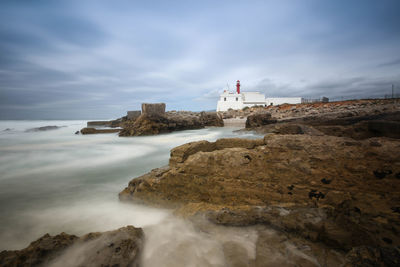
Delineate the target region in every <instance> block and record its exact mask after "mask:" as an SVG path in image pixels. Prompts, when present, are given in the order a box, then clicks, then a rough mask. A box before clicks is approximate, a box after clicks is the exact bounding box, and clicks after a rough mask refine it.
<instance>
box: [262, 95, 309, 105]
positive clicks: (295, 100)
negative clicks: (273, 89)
mask: <svg viewBox="0 0 400 267" xmlns="http://www.w3.org/2000/svg"><path fill="white" fill-rule="evenodd" d="M265 103H266V105H267V106H269V105H271V103H272V105H274V106H276V105H282V104H300V103H301V97H267V98H266V99H265Z"/></svg>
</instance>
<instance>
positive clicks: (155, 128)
mask: <svg viewBox="0 0 400 267" xmlns="http://www.w3.org/2000/svg"><path fill="white" fill-rule="evenodd" d="M143 105H144V106H143V108H144V109H143V112H142V115H140V116H139V118H137V119H136V121H126V122H124V123H123V124H122V127H123V130H122V131H121V132H120V134H119V135H120V136H140V135H155V134H161V133H169V132H173V131H179V130H188V129H200V128H204V127H205V126H223V121H222V119H221V118H220V117H219V116H218V115H217V113H215V112H207V113H206V112H204V113H193V112H185V111H180V112H165V113H163V112H162V110H163V108H164V109H165V106H161V107H159V106H158V104H154V105H155V106H154V107H152V106H151V105H152V104H143ZM147 110H148V111H147ZM149 112H150V113H149Z"/></svg>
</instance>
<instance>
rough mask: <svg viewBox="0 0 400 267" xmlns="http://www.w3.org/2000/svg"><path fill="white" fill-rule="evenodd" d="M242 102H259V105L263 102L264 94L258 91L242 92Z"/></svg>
mask: <svg viewBox="0 0 400 267" xmlns="http://www.w3.org/2000/svg"><path fill="white" fill-rule="evenodd" d="M242 95H243V103H251V104H255V103H259V104H260V105H263V104H265V96H264V95H263V94H261V93H259V92H243V93H242Z"/></svg>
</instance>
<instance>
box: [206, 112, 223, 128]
mask: <svg viewBox="0 0 400 267" xmlns="http://www.w3.org/2000/svg"><path fill="white" fill-rule="evenodd" d="M200 121H201V122H202V124H203V125H204V126H218V127H222V126H224V121H223V120H222V117H221V116H220V115H219V114H218V113H217V112H205V111H203V112H200Z"/></svg>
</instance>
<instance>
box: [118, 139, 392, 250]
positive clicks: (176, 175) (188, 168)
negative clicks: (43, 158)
mask: <svg viewBox="0 0 400 267" xmlns="http://www.w3.org/2000/svg"><path fill="white" fill-rule="evenodd" d="M371 142H379V146H372V145H371ZM399 151H400V142H399V141H397V140H395V139H378V138H375V139H368V140H363V141H356V140H354V139H349V138H344V137H335V136H326V135H319V136H318V135H317V136H311V135H305V134H297V135H279V134H275V135H266V136H265V137H264V139H258V140H251V141H250V140H246V141H244V140H243V141H240V142H239V140H233V139H230V140H229V139H226V140H224V139H222V141H221V140H218V141H216V142H214V143H211V142H207V141H201V142H194V143H190V144H186V145H183V146H180V147H177V148H175V149H173V150H172V151H171V161H170V165H169V167H166V168H163V169H159V170H157V169H156V170H153V171H152V172H150V173H148V174H145V175H143V176H141V177H138V178H135V179H133V180H132V181H131V182H130V183H129V186H128V187H127V188H125V189H124V190H123V191H122V192H121V193H120V199H121V200H131V201H137V202H141V203H146V204H150V205H156V206H165V207H173V208H178V211H179V210H181V211H182V212H183V213H186V214H188V213H190V214H196V213H198V212H200V213H204V214H207V217H208V218H209V220H211V221H213V222H215V223H218V224H223V225H235V226H238V225H241V226H243V225H252V224H260V223H261V224H268V225H271V226H273V227H274V228H275V229H278V230H280V231H287V232H289V233H292V234H294V235H298V236H302V237H303V238H306V239H309V240H313V241H315V242H322V243H324V244H325V245H326V246H329V247H332V248H336V249H344V250H350V249H351V248H352V247H355V246H362V245H367V244H368V245H374V246H385V245H388V242H390V244H391V245H400V238H399V237H398V234H397V233H398V232H399V231H400V224H399V222H398V216H399V215H398V213H397V209H396V207H400V193H399V192H400V179H398V178H396V174H397V173H400V163H399V161H398V158H400V152H399ZM274 207H275V208H274Z"/></svg>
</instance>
